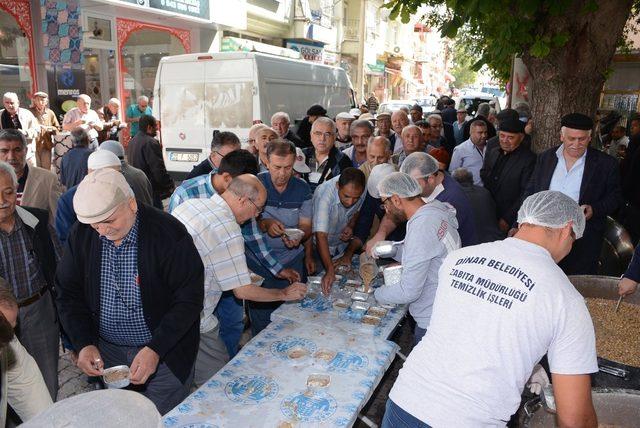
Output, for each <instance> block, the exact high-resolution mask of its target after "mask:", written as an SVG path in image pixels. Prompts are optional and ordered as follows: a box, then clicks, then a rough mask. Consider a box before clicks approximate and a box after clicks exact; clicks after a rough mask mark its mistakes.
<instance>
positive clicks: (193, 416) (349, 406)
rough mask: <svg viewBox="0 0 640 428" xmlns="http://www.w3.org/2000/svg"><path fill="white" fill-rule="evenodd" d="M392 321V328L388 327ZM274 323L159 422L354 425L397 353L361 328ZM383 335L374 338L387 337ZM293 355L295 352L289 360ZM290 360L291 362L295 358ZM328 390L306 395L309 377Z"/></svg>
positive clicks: (225, 426) (223, 427)
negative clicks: (323, 379)
mask: <svg viewBox="0 0 640 428" xmlns="http://www.w3.org/2000/svg"><path fill="white" fill-rule="evenodd" d="M391 319H395V318H391V317H390V320H389V323H391ZM301 321H302V322H294V321H292V320H289V319H284V318H276V319H275V320H274V321H273V322H272V323H271V324H270V325H269V326H268V327H267V328H266V329H265V330H263V331H262V332H261V333H260V334H259V335H258V336H256V337H255V338H253V339H252V340H251V341H250V342H249V343H247V344H246V345H245V346H244V347H243V348H242V350H241V351H240V353H239V354H238V355H237V356H236V357H235V358H234V359H233V360H231V361H230V362H229V363H228V364H227V365H226V366H225V367H223V368H222V370H221V371H220V372H218V373H217V374H216V375H215V376H214V377H213V378H211V379H210V380H209V381H208V382H207V383H206V384H205V385H203V386H202V387H201V388H199V389H198V390H197V391H196V392H194V393H193V394H191V395H190V396H189V397H188V398H187V399H186V400H185V401H184V402H182V403H181V404H180V405H178V406H177V407H176V408H174V409H173V410H172V411H171V412H169V413H168V414H167V415H166V416H165V417H164V418H163V419H162V423H163V425H164V426H165V427H193V428H195V427H201V428H204V427H207V428H214V427H216V428H252V427H265V428H266V427H269V428H285V427H287V428H288V427H296V428H311V427H314V428H315V427H345V426H351V425H353V423H354V422H355V420H356V418H357V415H358V413H359V412H360V410H361V409H362V407H364V405H365V404H366V403H367V401H368V400H369V398H370V397H371V395H372V393H373V391H374V389H375V388H376V386H377V385H378V383H379V382H380V380H381V379H382V376H383V375H384V373H385V372H386V370H387V369H388V368H389V365H390V364H391V362H392V361H393V359H394V356H395V353H396V351H397V349H398V346H397V345H396V344H395V343H393V342H390V341H387V340H383V339H377V338H374V337H373V336H372V335H371V330H372V328H370V330H369V333H368V334H366V333H362V331H361V329H360V328H354V329H352V331H345V330H337V329H336V328H335V327H336V325H338V323H326V322H307V321H308V319H304V320H301ZM384 331H386V330H381V333H380V334H379V336H381V337H382V338H384V337H386V336H384ZM292 351H294V352H292ZM294 354H297V355H295V357H297V358H293V356H294ZM312 374H320V375H328V376H329V377H330V383H329V385H328V386H327V387H307V379H308V377H309V375H312Z"/></svg>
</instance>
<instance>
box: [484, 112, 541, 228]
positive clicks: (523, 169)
mask: <svg viewBox="0 0 640 428" xmlns="http://www.w3.org/2000/svg"><path fill="white" fill-rule="evenodd" d="M498 136H499V145H498V146H495V147H493V148H491V149H489V151H487V152H486V154H485V157H484V163H483V165H482V169H481V170H480V177H481V178H482V182H483V184H484V187H485V188H486V189H487V190H488V191H489V192H491V196H493V200H494V201H496V207H497V210H498V226H499V227H500V230H501V231H502V233H505V234H506V233H507V232H508V231H509V227H511V225H513V224H514V222H515V220H516V214H517V212H518V207H519V206H520V203H521V201H522V199H521V197H522V194H523V193H524V191H525V189H526V187H527V183H528V182H529V178H530V177H531V173H532V172H533V168H534V166H535V164H536V155H534V154H533V152H532V151H531V150H530V149H529V148H528V147H527V146H525V145H524V144H523V141H524V123H522V122H520V121H519V120H518V119H513V118H511V119H506V120H503V121H502V122H500V131H499V133H498Z"/></svg>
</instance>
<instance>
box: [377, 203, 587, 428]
mask: <svg viewBox="0 0 640 428" xmlns="http://www.w3.org/2000/svg"><path fill="white" fill-rule="evenodd" d="M518 223H519V224H520V228H519V230H518V232H517V233H516V234H515V236H514V237H512V238H507V239H505V240H504V241H495V242H490V243H486V244H480V245H476V246H473V247H467V248H462V249H460V250H458V251H454V252H452V253H451V254H449V255H448V256H447V257H446V258H445V260H444V262H443V263H442V266H441V267H440V271H439V275H438V288H437V291H436V297H435V301H434V304H433V315H432V317H431V322H430V324H429V328H428V329H427V333H426V334H425V336H424V337H423V338H422V341H420V343H419V344H418V345H417V346H416V347H415V348H414V349H413V351H412V352H411V354H410V355H409V357H408V358H407V361H406V362H405V363H404V366H403V368H402V369H401V370H400V373H399V375H398V379H397V380H396V383H395V385H394V386H393V388H392V390H391V392H390V394H389V400H388V401H387V410H386V413H385V416H384V420H383V422H382V427H383V428H389V427H396V426H425V425H427V426H434V427H440V426H447V427H477V426H505V425H506V423H507V422H508V421H509V418H510V416H511V415H513V414H514V413H515V412H516V410H517V409H518V406H519V405H520V396H521V393H522V391H523V389H524V387H525V385H526V384H527V380H528V379H531V380H530V381H529V387H530V389H531V390H532V391H533V390H534V389H539V387H540V386H546V384H548V378H547V377H546V375H545V374H543V373H542V369H541V368H540V367H539V366H536V364H537V363H538V361H540V359H541V358H542V356H543V355H545V354H547V357H548V361H549V368H550V370H551V377H552V382H553V393H554V395H555V404H556V409H557V417H558V426H581V427H595V426H596V425H597V421H596V414H595V411H594V409H593V404H592V401H591V379H590V376H589V374H590V373H594V372H597V371H598V364H597V359H596V349H595V335H594V331H593V324H592V322H591V318H590V316H589V312H588V311H587V308H586V306H585V303H584V299H583V298H582V296H581V295H580V293H578V291H577V290H576V289H575V288H574V287H573V285H571V283H570V282H569V280H568V278H567V276H566V275H565V274H564V273H563V272H562V270H561V269H560V268H559V267H558V265H557V264H556V263H557V262H558V261H560V260H562V258H563V257H565V256H566V255H567V254H568V253H569V251H570V250H571V246H572V245H573V243H574V242H575V240H576V239H579V238H580V237H581V236H582V233H583V232H584V227H585V217H584V214H583V213H582V210H581V208H580V207H579V206H578V204H577V202H575V201H574V200H573V199H571V198H570V197H569V196H566V195H565V194H563V193H561V192H557V191H543V192H540V193H536V194H534V195H531V196H530V197H528V198H527V199H526V200H525V201H524V203H523V205H522V207H521V208H520V211H519V212H518ZM407 236H409V234H407ZM532 371H533V375H532ZM535 387H538V388H535ZM400 421H402V422H403V423H404V425H403V424H402V423H400Z"/></svg>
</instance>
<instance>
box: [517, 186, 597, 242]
mask: <svg viewBox="0 0 640 428" xmlns="http://www.w3.org/2000/svg"><path fill="white" fill-rule="evenodd" d="M569 222H572V224H571V227H572V228H573V233H575V235H576V239H580V238H581V237H582V234H583V233H584V227H585V223H586V220H585V217H584V213H583V212H582V209H581V208H580V206H579V205H578V203H577V202H576V201H574V200H573V199H571V198H570V197H568V196H567V195H565V194H564V193H562V192H558V191H555V190H544V191H542V192H538V193H534V194H533V195H531V196H529V197H528V198H527V199H525V200H524V202H523V203H522V206H521V207H520V209H519V210H518V223H519V224H524V223H527V224H532V225H535V226H542V227H550V228H552V229H560V228H563V227H565V226H566V225H567V224H568V223H569Z"/></svg>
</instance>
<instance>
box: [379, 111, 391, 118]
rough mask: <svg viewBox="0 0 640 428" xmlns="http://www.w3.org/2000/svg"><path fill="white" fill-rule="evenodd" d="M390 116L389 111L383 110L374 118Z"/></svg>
mask: <svg viewBox="0 0 640 428" xmlns="http://www.w3.org/2000/svg"><path fill="white" fill-rule="evenodd" d="M385 116H387V117H391V113H389V112H388V111H383V112H382V113H378V114H377V116H376V119H380V118H381V117H385Z"/></svg>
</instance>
